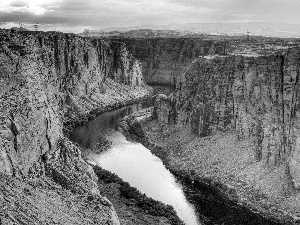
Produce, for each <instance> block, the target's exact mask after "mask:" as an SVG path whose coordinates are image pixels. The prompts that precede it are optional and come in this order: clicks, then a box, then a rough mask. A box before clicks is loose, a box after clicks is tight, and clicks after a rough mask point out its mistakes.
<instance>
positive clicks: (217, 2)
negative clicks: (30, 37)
mask: <svg viewBox="0 0 300 225" xmlns="http://www.w3.org/2000/svg"><path fill="white" fill-rule="evenodd" d="M244 21H266V22H274V23H278V22H281V21H284V22H290V23H292V22H297V21H300V1H299V0H289V1H282V0H251V1H250V0H150V1H149V0H6V1H5V2H0V22H2V23H3V22H21V23H29V24H32V23H37V22H38V23H40V24H44V27H47V28H48V27H51V26H52V27H65V28H66V29H73V30H74V29H75V27H80V29H81V28H82V27H90V28H92V29H99V28H104V27H111V26H114V27H115V26H132V25H143V24H153V25H162V24H170V23H203V22H206V23H207V22H244Z"/></svg>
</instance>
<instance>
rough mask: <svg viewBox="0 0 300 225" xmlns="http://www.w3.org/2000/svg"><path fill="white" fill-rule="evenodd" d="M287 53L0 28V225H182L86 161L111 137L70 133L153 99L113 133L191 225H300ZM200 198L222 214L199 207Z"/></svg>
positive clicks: (292, 71)
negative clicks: (174, 193)
mask: <svg viewBox="0 0 300 225" xmlns="http://www.w3.org/2000/svg"><path fill="white" fill-rule="evenodd" d="M291 43H292V44H291ZM295 43H296V41H294V42H293V41H291V40H285V39H269V38H262V37H258V38H253V39H247V38H241V37H236V38H232V37H226V38H218V37H203V38H191V37H178V38H167V37H166V38H128V37H119V36H118V37H106V38H89V37H80V36H77V35H74V34H63V33H58V32H30V31H23V32H15V31H13V30H0V59H1V61H0V81H1V82H0V102H1V109H0V116H1V120H0V122H1V124H0V153H1V154H0V176H1V182H0V187H1V192H0V199H1V200H0V203H1V205H2V206H3V207H2V209H0V219H1V223H3V224H120V223H121V224H182V223H183V222H182V221H181V219H182V218H181V217H178V215H176V211H175V210H174V208H173V207H170V206H168V205H165V204H163V203H160V202H158V201H161V200H160V199H152V198H149V196H148V197H147V196H145V195H143V193H140V192H139V191H137V190H136V189H134V188H132V187H131V186H130V185H129V184H128V183H126V180H125V178H123V179H124V180H125V181H123V180H122V179H120V178H119V177H117V176H116V175H114V174H112V173H110V172H109V171H106V170H105V168H101V167H99V166H94V165H93V164H91V163H90V161H89V160H87V158H89V157H88V156H90V155H91V154H104V153H103V152H107V151H110V150H109V149H110V148H111V146H112V142H111V139H110V138H109V137H107V136H105V135H104V136H101V137H98V136H97V135H96V134H98V133H99V130H97V129H94V128H93V129H92V130H91V131H89V132H83V133H81V134H80V135H79V136H82V138H83V137H84V135H87V136H88V135H90V134H92V135H95V137H97V138H96V139H95V140H92V139H90V138H88V139H87V140H86V141H85V144H84V145H83V144H79V143H76V142H77V141H76V142H74V140H75V139H77V140H78V137H77V138H75V139H74V136H73V137H72V135H74V132H76V129H80V127H82V126H86V125H87V124H88V122H89V121H91V122H94V121H96V120H97V118H98V116H99V115H100V117H99V118H101V115H103V113H105V112H109V111H111V112H112V113H113V112H114V111H113V110H116V109H120V108H122V107H125V106H128V105H132V104H134V103H138V102H143V101H145V100H146V102H148V103H149V102H150V100H149V98H150V96H152V95H153V99H154V105H153V106H154V107H153V108H148V110H144V111H142V116H140V117H141V119H139V115H140V114H139V112H140V111H139V112H136V113H134V112H133V111H132V110H131V111H130V110H129V112H130V113H134V114H133V115H126V113H125V114H122V115H121V116H120V117H124V116H126V117H125V118H124V120H123V121H122V122H121V124H119V125H120V127H121V130H122V132H123V135H125V136H126V138H127V140H129V141H133V142H134V141H137V142H140V143H142V144H143V145H144V146H145V147H147V148H148V149H150V151H151V153H152V154H153V155H155V156H157V157H159V158H160V159H161V160H162V163H163V164H164V165H165V167H166V168H167V169H168V170H169V171H170V172H171V173H172V174H173V175H174V176H175V178H176V179H177V181H178V182H179V183H181V185H182V187H183V188H182V190H183V192H185V193H184V194H185V196H186V199H187V200H186V201H187V202H188V201H189V202H190V203H189V204H192V205H194V206H195V207H196V208H197V209H196V211H197V213H199V214H201V213H202V214H201V215H202V216H201V215H200V216H199V215H198V216H199V217H200V218H201V220H203V224H297V223H299V218H300V211H299V204H300V201H299V190H298V186H299V184H300V180H299V179H300V177H299V170H300V165H299V143H298V142H299V140H298V139H299V138H298V136H299V135H298V134H299V127H298V124H299V121H298V119H299V115H298V114H299V109H298V108H299V104H298V103H299V65H300V49H299V47H298V46H297V45H296V46H295ZM261 45H264V46H267V45H268V46H269V47H268V48H267V49H263V50H262V49H261ZM151 85H163V86H166V87H167V88H168V89H169V90H171V91H167V95H164V94H162V92H161V89H162V88H156V86H153V88H152V87H151ZM170 92H172V93H171V94H169V93H170ZM143 113H144V114H143ZM94 118H95V120H94ZM109 118H110V117H108V118H105V119H100V123H99V124H98V125H97V126H99V128H98V129H100V130H102V129H103V130H104V128H105V125H103V121H105V120H106V119H107V120H109ZM145 118H146V119H145ZM101 121H102V122H101ZM116 122H118V121H114V122H113V123H114V126H117V124H118V123H116ZM93 132H95V134H93ZM117 134H119V133H117ZM119 138H120V137H119ZM122 138H123V139H124V143H127V142H126V141H125V137H124V136H122ZM123 139H122V140H123ZM114 140H115V139H114ZM128 143H131V142H128ZM100 152H102V153H100ZM125 154H126V153H125ZM133 155H134V153H133ZM112 172H113V171H112ZM175 178H174V179H175ZM127 182H129V181H127ZM130 184H131V183H130ZM132 186H134V185H132ZM201 190H202V191H201ZM132 193H133V194H132ZM201 195H203V196H204V197H199V196H201ZM212 199H213V200H212ZM157 200H158V201H157ZM210 201H211V202H214V201H216V202H219V203H220V204H219V205H218V204H213V203H212V204H211V205H209V204H208V203H207V204H206V205H205V207H203V206H202V208H201V204H202V203H203V204H205V202H210ZM199 202H201V204H199ZM146 203H147V204H146ZM197 204H198V205H197ZM206 208H207V209H206ZM208 209H210V210H208ZM226 209H228V210H227V211H226ZM234 209H235V210H236V212H237V213H236V214H237V215H238V214H240V215H243V217H244V218H246V220H242V219H241V217H238V216H237V217H236V218H235V219H232V218H231V217H234V214H235V211H234ZM221 211H225V212H226V213H225V215H224V216H223V217H222V216H220V218H216V217H218V215H213V214H218V213H219V214H220V213H221ZM214 212H215V213H214ZM229 215H230V216H229ZM247 215H249V216H248V217H247ZM226 216H228V217H226ZM224 218H225V219H224ZM241 221H242V222H241Z"/></svg>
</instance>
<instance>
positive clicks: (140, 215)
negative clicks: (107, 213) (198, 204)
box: [93, 166, 184, 225]
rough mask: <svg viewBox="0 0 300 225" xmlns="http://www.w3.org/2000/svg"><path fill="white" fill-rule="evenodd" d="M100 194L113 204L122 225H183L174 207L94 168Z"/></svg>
mask: <svg viewBox="0 0 300 225" xmlns="http://www.w3.org/2000/svg"><path fill="white" fill-rule="evenodd" d="M93 168H94V171H95V173H96V175H97V176H98V178H99V179H98V188H99V190H100V194H101V195H102V196H105V197H107V198H108V199H109V201H110V202H111V203H112V204H113V206H114V208H115V210H116V212H117V215H118V218H119V220H120V223H121V224H122V225H127V224H128V225H129V224H130V225H133V224H134V225H148V224H160V225H169V224H170V225H183V224H184V223H183V222H182V221H181V220H180V219H179V218H178V216H177V215H176V212H175V211H174V209H173V207H171V206H169V205H165V204H163V203H161V202H159V201H156V200H154V199H152V198H149V197H147V196H146V195H145V194H142V193H141V192H140V191H138V190H137V189H136V188H134V187H131V186H130V184H129V183H127V182H124V181H123V180H122V179H121V178H119V177H118V176H117V175H115V174H113V173H111V172H109V171H107V170H105V169H102V168H101V167H99V166H93Z"/></svg>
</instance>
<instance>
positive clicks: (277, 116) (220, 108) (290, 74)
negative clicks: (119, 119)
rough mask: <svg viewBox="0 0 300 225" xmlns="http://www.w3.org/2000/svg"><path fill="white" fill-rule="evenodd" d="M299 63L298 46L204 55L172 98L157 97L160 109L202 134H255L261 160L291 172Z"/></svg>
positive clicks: (163, 118)
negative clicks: (258, 52) (265, 52)
mask: <svg viewBox="0 0 300 225" xmlns="http://www.w3.org/2000/svg"><path fill="white" fill-rule="evenodd" d="M299 64H300V49H299V48H291V49H288V50H286V51H285V52H283V53H278V54H274V55H266V56H258V57H254V56H251V57H250V56H241V55H230V56H214V57H204V58H199V59H197V60H195V61H194V62H193V63H191V64H190V65H189V66H188V68H187V70H186V72H185V73H183V75H182V76H181V79H180V80H178V82H177V85H176V90H175V91H174V92H173V93H172V94H171V95H170V96H169V97H168V98H167V99H166V98H165V97H160V96H159V97H158V99H157V101H158V102H162V103H159V105H160V107H156V110H155V111H156V113H157V114H158V118H159V120H160V122H161V123H162V124H175V125H176V126H179V127H180V126H190V127H191V129H192V130H193V132H194V133H196V134H198V135H199V136H202V137H204V136H208V135H212V134H214V133H216V132H217V131H226V130H234V131H235V132H236V134H237V137H238V138H239V139H241V140H243V139H253V145H254V146H255V147H254V148H253V150H254V154H255V159H256V161H264V162H265V163H266V165H269V166H277V165H279V164H280V163H283V162H285V163H287V169H286V170H287V171H286V172H287V173H286V175H287V176H290V171H289V170H290V169H292V170H293V171H295V170H296V168H295V165H296V163H295V162H294V163H293V165H291V168H290V167H289V166H288V164H289V161H290V159H291V158H293V160H296V159H297V156H298V155H299V147H298V142H299V141H298V139H299V115H298V114H299V112H298V111H299V93H300V92H299V82H298V81H299ZM166 105H167V107H166ZM294 182H296V183H298V182H299V180H298V177H296V176H294Z"/></svg>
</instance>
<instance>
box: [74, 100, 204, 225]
mask: <svg viewBox="0 0 300 225" xmlns="http://www.w3.org/2000/svg"><path fill="white" fill-rule="evenodd" d="M142 108H143V104H136V105H133V106H130V107H125V108H122V109H119V110H114V111H111V112H106V113H103V114H101V115H100V116H98V117H97V118H96V119H95V120H93V121H91V122H89V123H87V124H85V125H84V126H82V127H79V128H77V129H76V130H75V131H74V133H73V134H72V136H71V139H72V140H74V141H76V142H77V143H78V144H79V145H81V146H82V147H85V148H94V146H97V144H98V142H99V139H100V138H102V137H105V138H106V139H107V140H109V141H110V142H111V147H110V148H109V149H108V150H107V151H105V152H102V153H100V154H95V153H91V154H89V155H88V156H86V159H87V160H88V161H89V162H91V163H93V164H97V165H99V166H101V167H102V168H104V169H106V170H108V171H110V172H112V173H115V174H117V175H118V176H119V177H121V178H122V179H123V180H124V181H126V182H128V183H129V184H130V185H131V186H133V187H136V188H137V189H138V190H139V191H140V192H142V193H145V194H146V195H147V196H148V197H151V198H153V199H155V200H158V201H161V202H163V203H165V204H169V205H171V206H173V208H174V209H175V211H176V212H177V215H178V216H179V218H181V219H182V220H183V221H184V222H185V223H186V224H187V225H198V224H201V223H200V222H199V219H198V218H197V214H196V213H195V208H194V206H193V205H192V204H191V203H189V202H188V201H187V199H186V196H185V195H184V192H183V189H182V186H181V185H180V184H179V183H178V182H177V181H176V178H175V177H174V176H173V175H172V174H171V173H170V172H169V171H168V170H167V169H166V168H165V167H164V165H163V163H162V161H161V160H160V159H159V158H158V157H156V156H154V155H152V154H151V152H150V150H149V149H147V148H146V147H144V146H143V145H142V144H139V143H136V142H130V141H127V140H126V138H125V136H124V135H123V134H122V133H121V132H119V131H118V130H117V125H118V123H119V121H120V120H121V119H122V118H123V117H124V116H126V115H129V114H131V113H133V112H135V111H137V110H139V109H142ZM100 140H101V139H100Z"/></svg>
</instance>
